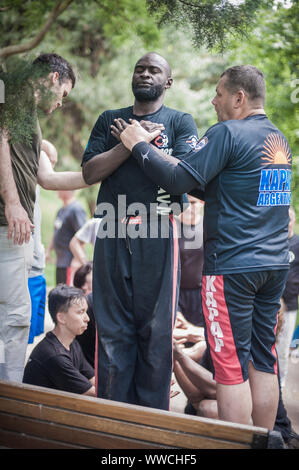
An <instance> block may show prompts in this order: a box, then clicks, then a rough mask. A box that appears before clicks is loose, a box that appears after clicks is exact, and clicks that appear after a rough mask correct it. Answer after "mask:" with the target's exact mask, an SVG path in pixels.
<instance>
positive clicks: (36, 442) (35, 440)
mask: <svg viewBox="0 0 299 470" xmlns="http://www.w3.org/2000/svg"><path fill="white" fill-rule="evenodd" d="M0 442H1V446H5V447H6V448H8V449H85V447H82V446H75V445H71V444H65V443H63V442H58V441H50V440H47V439H42V438H39V437H35V436H27V435H25V434H20V433H18V432H12V431H7V430H3V429H0Z"/></svg>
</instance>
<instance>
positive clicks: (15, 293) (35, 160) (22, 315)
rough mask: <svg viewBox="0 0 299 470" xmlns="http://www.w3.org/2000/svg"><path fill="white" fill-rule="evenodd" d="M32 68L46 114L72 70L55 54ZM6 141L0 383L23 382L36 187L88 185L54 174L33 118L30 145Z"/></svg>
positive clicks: (1, 187)
mask: <svg viewBox="0 0 299 470" xmlns="http://www.w3.org/2000/svg"><path fill="white" fill-rule="evenodd" d="M34 67H43V68H45V67H46V70H47V74H46V75H45V77H43V78H42V79H40V82H38V84H39V85H40V88H39V87H38V86H37V87H34V99H35V104H36V106H35V108H37V107H39V108H41V109H42V110H43V111H44V112H45V113H46V114H50V113H52V112H53V111H54V110H55V109H57V108H60V107H61V106H62V100H63V98H65V97H66V96H67V95H68V94H69V92H70V91H71V89H72V88H73V87H74V85H75V81H76V78H75V75H74V72H73V70H72V67H71V66H70V64H69V63H68V62H67V61H66V60H65V59H63V58H62V57H60V56H58V55H57V54H41V55H40V56H39V57H37V59H35V61H34V62H33V68H34ZM42 89H44V90H46V93H44V92H42V91H41V90H42ZM10 137H11V136H9V134H8V132H7V130H6V129H0V380H1V379H4V380H11V381H18V382H21V381H22V378H23V369H24V362H25V356H26V347H27V342H28V333H29V325H30V313H31V309H30V296H29V292H28V270H29V269H30V267H31V264H32V257H33V242H32V236H31V232H32V231H33V229H34V226H33V211H34V202H35V194H36V191H35V190H36V184H37V183H39V184H40V185H41V186H42V187H44V188H45V189H52V190H57V189H78V188H80V187H84V186H87V185H86V184H85V183H84V181H83V179H82V175H81V172H58V173H55V172H54V171H53V168H52V166H51V163H50V161H49V159H48V157H47V156H46V154H45V153H44V152H42V151H41V140H42V136H41V131H40V127H39V123H38V119H37V118H36V129H35V131H34V132H33V134H32V139H31V144H28V143H25V142H17V143H12V142H11V140H10Z"/></svg>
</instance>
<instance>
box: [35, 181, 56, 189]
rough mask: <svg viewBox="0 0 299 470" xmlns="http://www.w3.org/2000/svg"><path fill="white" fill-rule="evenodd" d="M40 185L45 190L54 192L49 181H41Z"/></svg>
mask: <svg viewBox="0 0 299 470" xmlns="http://www.w3.org/2000/svg"><path fill="white" fill-rule="evenodd" d="M38 184H39V185H40V186H41V187H42V188H43V189H47V190H53V189H55V188H53V184H51V183H50V181H48V180H47V179H39V180H38Z"/></svg>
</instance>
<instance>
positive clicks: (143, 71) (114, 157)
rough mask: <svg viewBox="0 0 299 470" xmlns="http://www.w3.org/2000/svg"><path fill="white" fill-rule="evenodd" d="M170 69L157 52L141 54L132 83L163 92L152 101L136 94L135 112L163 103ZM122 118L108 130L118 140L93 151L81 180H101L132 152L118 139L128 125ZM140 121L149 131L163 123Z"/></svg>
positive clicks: (152, 109) (153, 109) (151, 110)
mask: <svg viewBox="0 0 299 470" xmlns="http://www.w3.org/2000/svg"><path fill="white" fill-rule="evenodd" d="M170 75H171V70H170V67H169V65H168V63H167V61H166V60H165V59H164V58H163V57H162V56H160V55H159V54H156V53H149V54H146V55H145V56H143V57H141V59H139V61H138V62H137V63H136V65H135V69H134V73H133V77H132V83H133V84H134V85H135V86H136V87H137V88H138V87H142V88H150V87H151V86H153V85H155V86H161V87H162V89H163V92H162V94H161V95H160V96H159V97H158V98H157V99H155V100H154V101H146V102H144V101H138V99H136V98H135V100H134V105H133V112H134V114H135V115H136V116H144V115H147V114H152V113H154V112H156V111H157V110H158V109H160V107H161V106H162V104H163V100H164V95H165V92H166V90H167V89H168V88H170V87H171V85H172V78H171V76H170ZM128 124H129V123H126V122H125V121H124V120H123V119H117V120H115V124H114V125H112V126H111V134H112V135H113V136H114V137H115V138H116V139H117V140H119V144H117V145H116V146H115V147H113V148H112V149H111V150H108V151H107V152H103V153H101V154H98V155H95V156H94V157H93V158H92V159H90V160H89V161H87V162H85V163H84V164H83V167H82V174H83V178H84V181H85V182H86V183H87V184H94V183H96V182H99V181H103V180H104V179H106V178H107V177H108V176H110V175H111V174H112V173H113V172H114V171H115V170H117V168H119V166H120V165H121V164H122V163H124V162H125V161H126V160H127V159H128V158H129V157H130V155H131V152H130V150H128V149H127V148H126V147H125V146H124V145H123V143H122V142H121V141H120V137H119V135H120V133H121V132H122V131H123V130H124V129H125V128H126V127H127V125H128ZM140 124H141V125H142V126H143V127H144V128H145V129H146V130H147V131H148V132H153V131H154V130H157V129H158V130H161V131H162V130H163V129H164V127H163V125H162V124H157V123H153V122H150V121H141V122H140ZM156 150H157V149H156Z"/></svg>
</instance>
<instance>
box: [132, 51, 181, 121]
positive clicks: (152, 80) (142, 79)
mask: <svg viewBox="0 0 299 470" xmlns="http://www.w3.org/2000/svg"><path fill="white" fill-rule="evenodd" d="M172 81H173V80H172V78H171V68H170V65H169V63H168V62H167V60H166V59H164V57H162V56H161V55H160V54H157V53H156V52H148V53H147V54H145V55H144V56H142V57H141V58H140V59H139V60H138V61H137V62H136V65H135V68H134V73H133V77H132V91H133V93H134V96H135V104H136V103H151V104H152V105H153V106H155V105H157V106H161V105H162V103H163V98H164V94H165V92H166V90H167V89H168V88H170V87H171V85H172ZM148 111H149V110H148V109H147V112H148ZM150 111H151V110H150ZM151 112H152V111H151Z"/></svg>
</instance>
